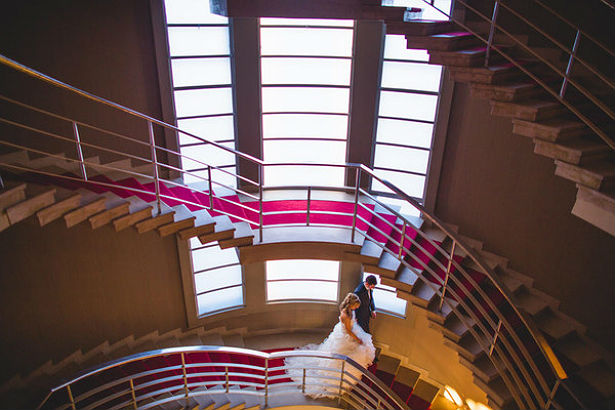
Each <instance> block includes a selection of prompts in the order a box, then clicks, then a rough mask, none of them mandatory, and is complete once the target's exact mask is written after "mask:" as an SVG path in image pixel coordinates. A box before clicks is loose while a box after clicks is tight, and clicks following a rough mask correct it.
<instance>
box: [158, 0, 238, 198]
mask: <svg viewBox="0 0 615 410" xmlns="http://www.w3.org/2000/svg"><path fill="white" fill-rule="evenodd" d="M165 13H166V20H167V34H168V39H169V58H170V65H171V78H172V82H173V97H174V101H175V115H176V117H177V126H178V127H179V128H180V129H182V130H184V131H187V132H190V133H193V134H195V135H198V136H199V137H203V138H206V139H208V140H213V141H216V142H219V143H221V144H222V145H225V146H227V147H229V148H233V149H234V148H235V128H234V106H233V88H232V75H231V56H230V31H229V22H228V18H226V17H222V16H218V15H215V14H212V13H210V11H209V3H208V2H203V1H200V0H172V1H171V0H167V1H165ZM179 144H180V149H179V150H180V153H181V154H182V155H185V156H187V157H190V158H194V159H197V160H198V161H193V160H190V159H187V158H182V169H184V170H186V171H190V172H191V173H192V174H193V175H188V174H184V176H183V177H184V182H185V183H192V182H202V181H204V179H202V178H207V176H208V171H207V166H206V165H204V164H203V163H205V164H207V165H211V166H214V167H219V168H220V169H214V170H213V171H212V180H213V181H214V185H213V186H214V189H215V188H216V187H219V186H220V184H223V185H226V186H230V187H235V186H236V178H235V177H234V176H233V175H231V174H229V173H227V172H224V171H222V170H225V171H228V172H230V173H236V160H235V156H234V155H232V154H229V153H227V152H225V151H223V150H221V149H219V148H216V147H213V146H211V145H210V144H204V143H203V142H201V141H199V140H197V139H195V138H191V137H189V136H186V135H183V134H181V133H180V135H179Z"/></svg>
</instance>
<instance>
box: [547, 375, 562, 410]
mask: <svg viewBox="0 0 615 410" xmlns="http://www.w3.org/2000/svg"><path fill="white" fill-rule="evenodd" d="M561 383H562V379H560V378H558V379H557V380H556V381H555V384H554V385H553V388H552V389H551V393H549V400H547V403H546V404H545V409H548V408H549V407H551V403H553V401H554V399H555V393H557V388H558V387H559V385H560V384H561Z"/></svg>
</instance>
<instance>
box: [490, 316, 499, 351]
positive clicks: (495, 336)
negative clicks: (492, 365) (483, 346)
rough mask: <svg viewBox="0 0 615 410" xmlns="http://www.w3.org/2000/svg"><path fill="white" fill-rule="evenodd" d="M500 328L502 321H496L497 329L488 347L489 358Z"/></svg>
mask: <svg viewBox="0 0 615 410" xmlns="http://www.w3.org/2000/svg"><path fill="white" fill-rule="evenodd" d="M501 328H502V319H500V320H499V321H498V327H497V328H496V329H495V333H494V334H493V341H492V342H491V346H490V347H489V356H491V355H492V354H493V349H495V343H496V342H497V341H498V335H499V334H500V329H501Z"/></svg>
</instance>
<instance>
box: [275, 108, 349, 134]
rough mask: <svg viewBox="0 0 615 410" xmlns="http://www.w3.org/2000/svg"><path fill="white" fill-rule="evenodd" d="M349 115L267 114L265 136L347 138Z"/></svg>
mask: <svg viewBox="0 0 615 410" xmlns="http://www.w3.org/2000/svg"><path fill="white" fill-rule="evenodd" d="M347 133H348V116H346V115H318V114H265V115H263V136H264V138H280V137H286V138H288V137H302V138H305V137H324V138H336V139H344V140H345V139H346V135H347Z"/></svg>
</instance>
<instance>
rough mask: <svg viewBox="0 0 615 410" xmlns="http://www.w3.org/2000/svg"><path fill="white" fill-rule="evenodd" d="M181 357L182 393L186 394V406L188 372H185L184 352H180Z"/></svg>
mask: <svg viewBox="0 0 615 410" xmlns="http://www.w3.org/2000/svg"><path fill="white" fill-rule="evenodd" d="M181 358H182V373H183V378H184V395H185V396H186V406H188V396H189V394H188V374H187V373H186V358H185V355H184V353H182V354H181Z"/></svg>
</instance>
